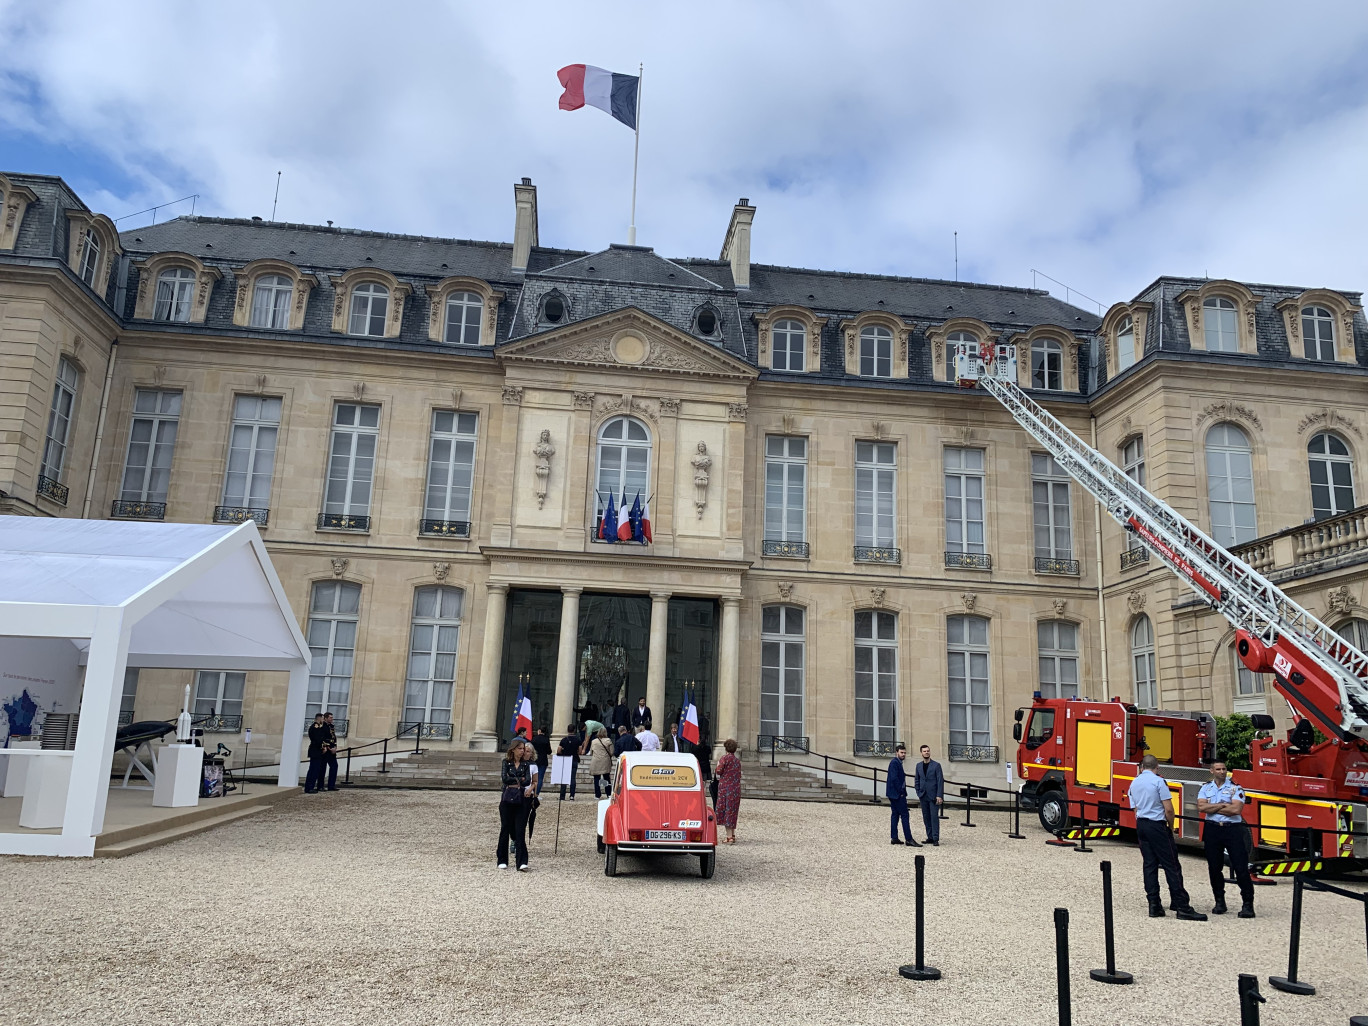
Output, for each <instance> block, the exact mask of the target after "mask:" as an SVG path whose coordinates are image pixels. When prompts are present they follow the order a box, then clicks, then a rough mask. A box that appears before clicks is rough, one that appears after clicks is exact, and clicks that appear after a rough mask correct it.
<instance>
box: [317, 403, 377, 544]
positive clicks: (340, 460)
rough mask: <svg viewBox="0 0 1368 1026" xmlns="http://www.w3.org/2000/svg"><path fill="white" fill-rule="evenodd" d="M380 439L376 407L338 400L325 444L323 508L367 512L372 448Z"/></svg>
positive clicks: (346, 512)
mask: <svg viewBox="0 0 1368 1026" xmlns="http://www.w3.org/2000/svg"><path fill="white" fill-rule="evenodd" d="M379 439H380V407H378V406H361V405H358V404H356V403H338V404H337V406H336V408H335V409H334V410H333V431H332V442H331V444H330V446H329V447H328V485H327V490H326V492H325V493H324V498H323V512H324V513H337V514H342V515H344V516H358V517H364V516H369V515H370V500H371V482H372V480H373V479H374V476H375V450H376V446H377V444H378V443H379Z"/></svg>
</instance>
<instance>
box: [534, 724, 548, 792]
mask: <svg viewBox="0 0 1368 1026" xmlns="http://www.w3.org/2000/svg"><path fill="white" fill-rule="evenodd" d="M532 750H533V751H535V752H536V753H537V760H536V761H537V794H538V795H540V794H541V791H542V788H543V787H545V786H546V767H547V766H549V765H551V739H550V738H549V737H547V736H546V727H544V726H542V727H538V728H537V732H536V734H534V735H533V736H532Z"/></svg>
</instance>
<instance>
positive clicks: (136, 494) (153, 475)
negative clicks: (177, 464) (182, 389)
mask: <svg viewBox="0 0 1368 1026" xmlns="http://www.w3.org/2000/svg"><path fill="white" fill-rule="evenodd" d="M180 409H181V393H179V392H156V391H152V390H151V389H146V388H140V389H138V390H137V391H136V392H134V393H133V426H132V427H131V428H130V430H129V433H128V456H127V458H126V459H125V460H124V475H123V488H122V489H121V490H120V492H119V498H120V499H121V500H123V501H125V502H165V501H166V493H167V490H168V489H169V487H170V485H171V456H172V453H173V452H174V451H175V448H176V428H177V427H178V426H179V424H180Z"/></svg>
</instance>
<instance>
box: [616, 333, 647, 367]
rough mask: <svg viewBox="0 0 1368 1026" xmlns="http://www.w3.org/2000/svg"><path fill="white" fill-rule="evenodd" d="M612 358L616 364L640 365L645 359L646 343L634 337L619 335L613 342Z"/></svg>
mask: <svg viewBox="0 0 1368 1026" xmlns="http://www.w3.org/2000/svg"><path fill="white" fill-rule="evenodd" d="M613 357H614V358H615V359H616V360H617V362H618V363H640V362H641V361H642V360H644V359H646V343H645V341H644V340H642V339H641V338H639V337H637V336H636V335H621V336H619V337H618V338H616V339H614V340H613Z"/></svg>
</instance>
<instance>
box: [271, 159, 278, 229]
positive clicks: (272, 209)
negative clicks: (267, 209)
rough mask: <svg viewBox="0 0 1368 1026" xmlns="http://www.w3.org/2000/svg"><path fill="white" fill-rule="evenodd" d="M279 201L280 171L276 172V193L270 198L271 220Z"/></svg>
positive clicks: (273, 218) (273, 217)
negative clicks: (273, 197)
mask: <svg viewBox="0 0 1368 1026" xmlns="http://www.w3.org/2000/svg"><path fill="white" fill-rule="evenodd" d="M279 202H280V172H279V171H277V172H276V194H275V199H273V200H271V220H272V221H274V220H275V212H276V205H277V204H278V203H279Z"/></svg>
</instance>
